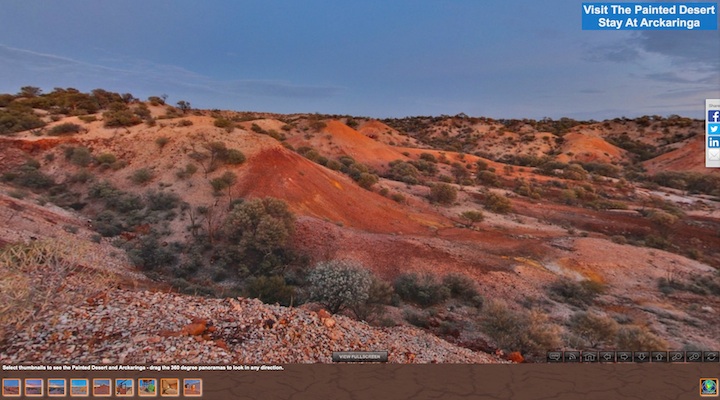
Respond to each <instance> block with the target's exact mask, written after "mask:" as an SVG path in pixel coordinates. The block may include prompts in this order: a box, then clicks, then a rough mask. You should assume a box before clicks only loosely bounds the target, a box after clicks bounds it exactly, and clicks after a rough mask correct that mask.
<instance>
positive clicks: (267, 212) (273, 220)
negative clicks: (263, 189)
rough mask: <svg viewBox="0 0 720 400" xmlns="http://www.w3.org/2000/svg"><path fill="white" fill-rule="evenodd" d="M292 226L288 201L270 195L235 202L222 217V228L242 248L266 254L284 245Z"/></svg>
mask: <svg viewBox="0 0 720 400" xmlns="http://www.w3.org/2000/svg"><path fill="white" fill-rule="evenodd" d="M294 227H295V216H294V215H293V214H292V213H291V212H290V210H289V209H288V205H287V203H285V202H284V201H282V200H279V199H275V198H272V197H266V198H263V199H252V200H248V201H245V202H243V203H241V204H238V205H236V206H235V207H234V208H233V209H232V211H231V212H230V214H229V215H228V218H227V220H226V221H225V232H226V233H227V235H228V238H229V239H230V240H233V241H235V242H237V244H238V246H239V248H240V250H241V251H245V252H246V251H257V252H259V253H261V254H264V255H269V254H271V253H273V252H274V251H277V250H279V249H281V248H283V247H284V246H285V244H286V243H287V241H288V240H289V239H290V236H291V234H292V232H293V230H294Z"/></svg>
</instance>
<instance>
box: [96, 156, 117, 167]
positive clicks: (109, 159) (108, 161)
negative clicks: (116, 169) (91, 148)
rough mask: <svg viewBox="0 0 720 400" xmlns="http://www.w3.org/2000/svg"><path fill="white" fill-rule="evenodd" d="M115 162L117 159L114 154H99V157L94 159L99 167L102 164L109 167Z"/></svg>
mask: <svg viewBox="0 0 720 400" xmlns="http://www.w3.org/2000/svg"><path fill="white" fill-rule="evenodd" d="M116 161H117V157H115V155H114V154H110V153H103V154H100V155H99V156H97V157H95V162H97V163H98V164H100V165H103V164H104V165H107V166H110V165H112V164H114V163H115V162H116Z"/></svg>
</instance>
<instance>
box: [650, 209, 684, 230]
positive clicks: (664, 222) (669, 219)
mask: <svg viewBox="0 0 720 400" xmlns="http://www.w3.org/2000/svg"><path fill="white" fill-rule="evenodd" d="M648 219H650V221H652V222H653V223H656V224H658V225H660V226H663V227H669V226H671V225H673V224H675V223H676V222H677V221H678V217H676V216H674V215H672V214H670V213H667V212H665V211H660V210H655V211H651V212H650V213H649V215H648Z"/></svg>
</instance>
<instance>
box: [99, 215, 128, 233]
mask: <svg viewBox="0 0 720 400" xmlns="http://www.w3.org/2000/svg"><path fill="white" fill-rule="evenodd" d="M93 229H94V230H95V231H96V232H97V233H99V234H100V235H102V236H105V237H113V236H117V235H119V234H121V233H122V232H123V231H124V230H125V225H124V224H123V222H122V220H121V219H120V217H119V216H118V215H117V214H116V213H114V212H112V211H110V210H104V211H101V212H100V213H99V214H98V215H96V216H95V218H94V219H93Z"/></svg>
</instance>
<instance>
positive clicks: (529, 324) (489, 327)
mask: <svg viewBox="0 0 720 400" xmlns="http://www.w3.org/2000/svg"><path fill="white" fill-rule="evenodd" d="M480 325H481V329H482V331H483V332H484V333H485V334H486V335H488V336H489V337H490V338H491V339H492V340H493V341H495V343H496V344H497V346H498V347H499V348H501V349H503V350H506V351H519V352H520V353H521V354H523V355H539V354H545V353H546V352H547V351H548V350H550V349H556V348H558V347H560V346H561V345H562V343H561V340H560V332H559V328H558V327H557V326H556V325H553V324H551V323H549V322H548V321H547V317H546V316H545V315H543V314H541V313H539V312H523V311H514V310H512V309H510V308H509V307H508V306H507V304H505V303H503V302H500V301H497V300H493V301H490V302H488V304H486V305H485V306H484V308H483V318H482V320H481V323H480Z"/></svg>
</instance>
